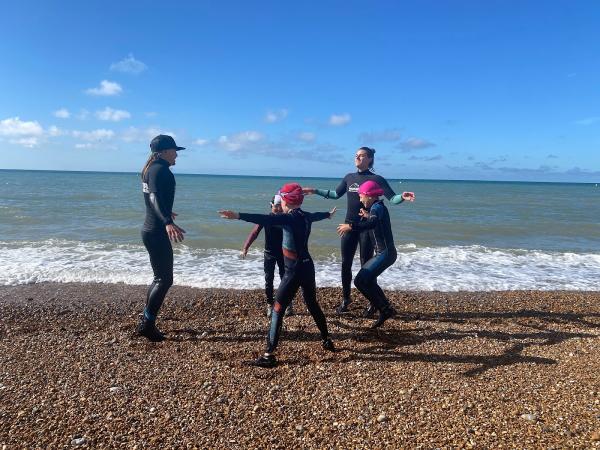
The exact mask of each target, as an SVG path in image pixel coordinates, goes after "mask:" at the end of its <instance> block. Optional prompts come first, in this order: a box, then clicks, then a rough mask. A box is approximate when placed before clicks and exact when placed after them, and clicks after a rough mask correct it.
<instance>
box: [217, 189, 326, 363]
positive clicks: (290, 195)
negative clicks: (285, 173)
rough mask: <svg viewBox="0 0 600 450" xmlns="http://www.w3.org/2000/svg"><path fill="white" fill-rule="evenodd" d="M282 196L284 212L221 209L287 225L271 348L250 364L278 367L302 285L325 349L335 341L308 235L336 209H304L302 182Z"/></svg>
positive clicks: (231, 216) (245, 217) (226, 214)
mask: <svg viewBox="0 0 600 450" xmlns="http://www.w3.org/2000/svg"><path fill="white" fill-rule="evenodd" d="M279 195H281V206H282V208H283V212H284V214H279V215H270V214H247V213H238V212H234V211H230V210H222V211H219V214H220V215H221V217H223V218H225V219H240V220H245V221H246V222H252V223H257V224H261V225H271V226H274V225H278V226H281V227H282V228H283V242H282V249H283V257H284V262H285V274H284V276H283V280H281V284H280V285H279V288H278V289H277V295H276V296H275V302H274V304H273V313H272V315H271V325H270V327H269V333H268V335H267V347H266V349H265V353H264V354H263V355H261V356H259V357H258V359H256V360H255V361H251V362H250V363H249V364H250V365H254V366H259V367H274V366H275V365H277V359H276V358H275V354H274V352H275V349H276V348H277V344H278V342H279V336H280V334H281V326H282V324H283V314H284V313H285V310H286V308H287V307H288V305H289V304H290V302H291V301H292V299H293V298H294V296H295V295H296V292H298V289H299V288H302V295H303V297H304V302H305V303H306V307H307V309H308V311H309V312H310V314H311V315H312V317H313V319H314V320H315V322H316V324H317V327H318V328H319V331H320V333H321V339H322V345H323V348H324V349H325V350H329V351H334V345H333V341H332V340H331V337H330V336H329V332H328V330H327V322H326V321H325V315H324V314H323V311H322V310H321V307H320V306H319V303H318V302H317V289H316V283H315V266H314V263H313V260H312V258H311V256H310V253H309V252H308V238H309V236H310V230H311V224H312V222H316V221H319V220H323V219H329V218H331V217H332V216H333V214H334V213H335V210H336V208H333V209H332V210H331V211H329V212H317V213H309V212H306V211H302V209H300V205H301V204H302V201H303V200H304V194H303V192H302V187H301V186H300V185H299V184H298V183H288V184H286V185H284V186H283V187H282V188H281V190H280V191H279Z"/></svg>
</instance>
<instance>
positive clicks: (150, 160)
mask: <svg viewBox="0 0 600 450" xmlns="http://www.w3.org/2000/svg"><path fill="white" fill-rule="evenodd" d="M158 158H159V153H158V152H152V153H150V157H149V158H148V161H146V164H145V165H144V168H143V169H142V173H141V177H142V181H143V180H144V179H145V178H146V172H147V171H148V167H150V165H151V164H152V163H153V162H154V161H156V160H157V159H158Z"/></svg>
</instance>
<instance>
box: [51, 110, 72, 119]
mask: <svg viewBox="0 0 600 450" xmlns="http://www.w3.org/2000/svg"><path fill="white" fill-rule="evenodd" d="M52 114H54V117H58V118H59V119H68V118H69V117H71V113H70V112H69V110H68V109H67V108H60V109H57V110H56V111H54V112H53V113H52Z"/></svg>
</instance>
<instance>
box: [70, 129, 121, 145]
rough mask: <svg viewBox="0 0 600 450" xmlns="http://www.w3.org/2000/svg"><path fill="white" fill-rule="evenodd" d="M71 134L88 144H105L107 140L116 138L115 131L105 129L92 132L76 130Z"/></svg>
mask: <svg viewBox="0 0 600 450" xmlns="http://www.w3.org/2000/svg"><path fill="white" fill-rule="evenodd" d="M71 134H72V135H73V137H75V138H77V139H81V140H82V141H86V142H103V141H106V140H107V139H112V138H114V136H115V132H114V131H113V130H107V129H105V128H99V129H97V130H91V131H78V130H74V131H72V132H71Z"/></svg>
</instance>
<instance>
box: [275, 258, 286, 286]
mask: <svg viewBox="0 0 600 450" xmlns="http://www.w3.org/2000/svg"><path fill="white" fill-rule="evenodd" d="M277 268H278V269H279V280H283V276H284V275H285V262H284V261H283V253H282V254H281V255H277Z"/></svg>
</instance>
